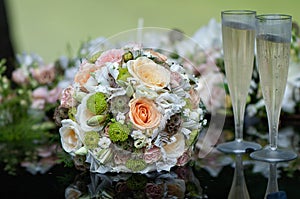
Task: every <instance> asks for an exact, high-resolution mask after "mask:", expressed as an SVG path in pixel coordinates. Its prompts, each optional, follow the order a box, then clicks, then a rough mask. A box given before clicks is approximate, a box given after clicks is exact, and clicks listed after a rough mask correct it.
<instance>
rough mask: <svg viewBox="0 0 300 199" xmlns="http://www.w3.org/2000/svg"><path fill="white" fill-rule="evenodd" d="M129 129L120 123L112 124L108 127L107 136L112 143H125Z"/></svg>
mask: <svg viewBox="0 0 300 199" xmlns="http://www.w3.org/2000/svg"><path fill="white" fill-rule="evenodd" d="M129 133H130V129H129V128H128V127H127V125H125V124H121V123H120V122H113V123H111V124H110V125H109V129H108V134H109V138H110V139H111V141H113V142H118V141H121V142H123V141H125V140H127V139H128V135H129Z"/></svg>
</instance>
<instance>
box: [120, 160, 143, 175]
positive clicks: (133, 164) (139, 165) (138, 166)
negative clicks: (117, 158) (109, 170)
mask: <svg viewBox="0 0 300 199" xmlns="http://www.w3.org/2000/svg"><path fill="white" fill-rule="evenodd" d="M125 166H126V167H127V168H128V169H130V170H132V171H134V172H138V171H142V170H143V169H145V168H146V167H147V163H146V162H145V161H144V160H142V159H136V160H134V159H129V160H127V162H126V164H125Z"/></svg>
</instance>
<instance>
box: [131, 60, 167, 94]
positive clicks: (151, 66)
mask: <svg viewBox="0 0 300 199" xmlns="http://www.w3.org/2000/svg"><path fill="white" fill-rule="evenodd" d="M128 71H129V73H130V74H131V75H132V76H133V77H135V78H137V79H139V80H140V81H141V82H142V83H144V84H145V85H146V86H149V87H153V88H164V87H166V86H168V85H169V83H170V79H171V72H170V71H169V70H167V69H166V68H165V67H163V66H161V65H159V64H156V63H155V62H154V61H152V60H151V59H148V58H147V57H139V58H137V59H136V60H131V61H129V62H128Z"/></svg>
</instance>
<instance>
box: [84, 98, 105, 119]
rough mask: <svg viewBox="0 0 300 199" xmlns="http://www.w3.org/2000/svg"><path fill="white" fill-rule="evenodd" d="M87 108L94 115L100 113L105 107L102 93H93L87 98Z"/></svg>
mask: <svg viewBox="0 0 300 199" xmlns="http://www.w3.org/2000/svg"><path fill="white" fill-rule="evenodd" d="M86 106H87V109H88V110H89V111H91V112H92V113H94V114H95V115H100V114H101V113H103V112H104V111H105V110H106V109H107V102H106V97H105V95H104V94H103V93H95V94H94V95H92V96H90V97H89V99H88V100H87V104H86Z"/></svg>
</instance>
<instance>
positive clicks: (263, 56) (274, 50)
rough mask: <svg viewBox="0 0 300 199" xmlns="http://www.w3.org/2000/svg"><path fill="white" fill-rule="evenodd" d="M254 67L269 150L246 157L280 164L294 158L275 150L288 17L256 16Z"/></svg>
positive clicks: (287, 46)
mask: <svg viewBox="0 0 300 199" xmlns="http://www.w3.org/2000/svg"><path fill="white" fill-rule="evenodd" d="M256 27H257V32H256V42H257V43H256V45H257V65H258V70H259V76H260V83H261V87H262V93H263V98H264V101H265V106H266V111H267V116H268V124H269V142H270V143H269V146H267V147H265V148H264V149H263V150H260V151H255V152H253V153H251V154H250V156H251V157H252V158H253V159H256V160H261V161H267V162H280V161H289V160H292V159H295V158H296V157H297V155H296V153H294V152H293V151H287V150H280V149H278V148H277V140H278V122H279V116H280V111H281V103H282V98H283V94H284V91H285V87H286V82H287V74H288V67H289V60H290V42H291V30H292V17H291V16H288V15H279V14H275V15H260V16H257V17H256Z"/></svg>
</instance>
